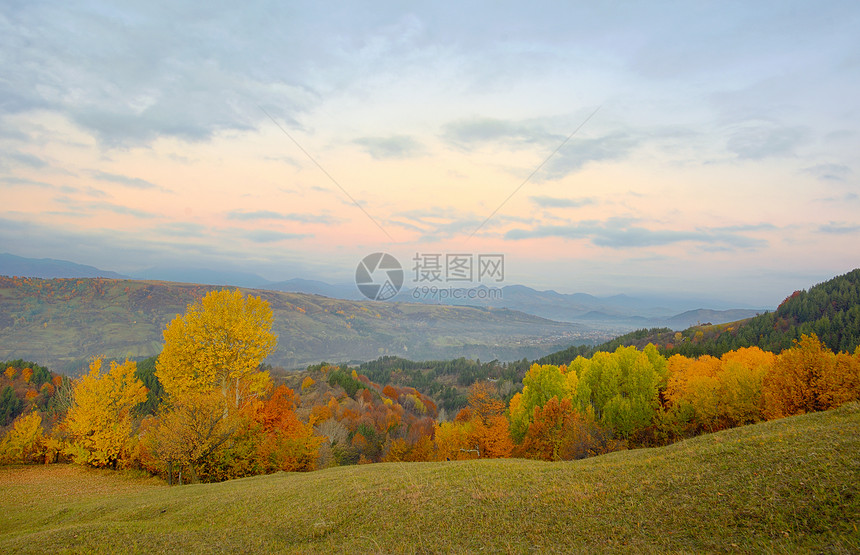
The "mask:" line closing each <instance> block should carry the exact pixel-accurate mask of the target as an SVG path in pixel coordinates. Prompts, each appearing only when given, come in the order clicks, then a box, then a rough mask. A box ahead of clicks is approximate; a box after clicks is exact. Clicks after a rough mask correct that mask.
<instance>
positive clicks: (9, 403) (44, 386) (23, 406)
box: [0, 359, 69, 432]
mask: <svg viewBox="0 0 860 555" xmlns="http://www.w3.org/2000/svg"><path fill="white" fill-rule="evenodd" d="M0 371H2V374H0V432H2V431H5V429H6V427H8V426H9V425H10V424H11V423H12V422H13V421H14V420H15V418H17V417H18V416H19V415H20V414H22V413H24V412H26V411H28V410H34V409H35V410H39V411H41V412H44V413H46V414H48V413H49V414H52V415H55V414H56V413H57V412H58V411H62V410H64V408H65V407H64V405H65V403H67V401H68V393H67V391H66V390H68V388H69V380H68V378H64V377H63V376H61V375H59V374H54V373H52V372H51V371H50V370H48V369H47V368H45V367H44V366H40V365H38V364H36V363H35V362H31V361H27V360H22V359H17V360H10V361H6V362H0ZM58 393H59V395H58Z"/></svg>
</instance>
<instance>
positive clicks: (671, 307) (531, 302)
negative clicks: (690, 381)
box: [395, 285, 764, 330]
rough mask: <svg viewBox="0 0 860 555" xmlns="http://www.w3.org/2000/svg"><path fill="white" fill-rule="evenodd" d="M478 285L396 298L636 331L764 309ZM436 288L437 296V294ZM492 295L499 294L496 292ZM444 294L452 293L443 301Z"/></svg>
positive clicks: (719, 320) (402, 294)
mask: <svg viewBox="0 0 860 555" xmlns="http://www.w3.org/2000/svg"><path fill="white" fill-rule="evenodd" d="M475 289H477V290H478V291H479V293H480V294H477V295H474V296H473V297H471V298H459V299H457V298H451V297H452V296H451V295H450V291H449V292H448V293H446V290H447V288H445V287H440V288H439V289H438V290H432V289H431V290H430V291H429V293H428V290H427V289H425V288H423V287H416V288H413V289H405V290H404V291H401V292H400V294H399V295H398V296H397V297H395V300H402V301H407V300H408V301H412V302H421V303H430V304H449V305H454V306H483V307H493V308H509V309H511V310H519V311H521V312H525V313H526V314H533V315H535V316H540V317H541V318H548V319H550V320H556V321H559V322H574V323H577V322H578V323H588V324H589V325H591V326H595V325H601V324H602V325H604V326H605V327H606V326H608V327H610V328H612V329H617V330H625V329H626V330H632V329H635V328H638V327H642V326H649V327H656V326H661V327H662V326H668V327H671V328H673V329H683V328H686V327H688V326H690V325H691V324H694V323H697V322H705V321H707V322H711V323H715V324H719V323H724V322H730V321H733V320H738V319H740V318H747V317H750V316H755V315H756V314H757V313H760V312H764V309H738V308H731V309H730V310H714V309H713V308H711V309H703V308H699V307H701V306H703V305H705V306H707V305H710V306H712V307H715V308H716V307H725V306H730V305H727V304H726V303H725V302H721V301H716V300H708V299H684V298H680V299H670V298H667V297H658V296H652V297H632V296H628V295H613V296H611V297H595V296H593V295H588V294H586V293H574V294H564V293H558V292H556V291H553V290H548V291H538V290H535V289H532V288H531V287H526V286H524V285H506V286H504V287H501V288H498V289H495V290H493V289H492V288H488V287H486V286H484V285H479V286H477V287H476V288H475ZM434 291H435V292H436V293H435V294H434V293H433V292H434ZM491 293H495V296H494V295H493V294H491ZM439 294H442V295H446V294H447V295H448V296H447V297H444V298H443V300H442V301H441V302H440V299H439Z"/></svg>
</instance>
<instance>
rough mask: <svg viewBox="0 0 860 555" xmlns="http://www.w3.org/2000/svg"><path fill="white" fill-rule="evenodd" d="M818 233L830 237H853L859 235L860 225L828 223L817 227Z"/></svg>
mask: <svg viewBox="0 0 860 555" xmlns="http://www.w3.org/2000/svg"><path fill="white" fill-rule="evenodd" d="M818 231H819V232H821V233H828V234H832V235H853V234H855V233H860V225H856V224H845V223H836V222H830V223H829V224H825V225H821V226H819V227H818Z"/></svg>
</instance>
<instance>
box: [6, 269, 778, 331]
mask: <svg viewBox="0 0 860 555" xmlns="http://www.w3.org/2000/svg"><path fill="white" fill-rule="evenodd" d="M4 257H5V258H4ZM46 260H49V259H46ZM41 262H43V261H39V260H35V259H27V258H23V257H18V256H12V255H0V275H7V276H28V277H39V278H43V279H51V278H74V277H111V278H118V279H123V278H129V277H130V278H131V279H137V280H159V281H169V282H176V283H190V284H202V285H213V286H234V287H248V288H253V289H267V290H271V291H283V292H292V293H307V294H312V295H322V296H324V297H330V298H332V299H343V300H351V301H363V300H365V298H364V297H363V296H362V295H361V293H360V292H359V291H358V289H357V288H356V286H355V284H354V283H346V284H343V283H341V284H331V283H326V282H324V281H321V280H315V279H305V278H293V279H289V280H284V281H277V282H273V281H270V280H267V279H265V278H263V277H261V276H259V275H257V274H254V273H252V272H242V271H237V270H211V269H205V268H190V267H153V268H148V269H146V270H141V271H139V272H133V275H132V276H123V275H121V274H117V273H116V272H110V271H105V270H100V269H98V268H93V267H92V266H83V265H79V264H75V263H72V262H67V261H62V260H50V262H52V263H55V264H54V265H53V266H51V265H47V264H41V265H40V264H39V263H41ZM51 268H54V269H55V270H56V271H54V272H53V273H52V272H51ZM465 285H468V284H465ZM437 287H438V288H439V289H447V288H446V287H444V286H438V285H437ZM475 287H476V288H477V289H481V290H484V291H485V292H486V291H489V290H490V289H491V288H489V287H487V286H485V285H476V286H475ZM498 290H499V292H500V293H501V296H500V298H496V299H491V298H489V296H487V297H486V298H468V299H455V298H445V299H443V300H441V301H440V300H439V298H438V295H437V296H434V295H428V294H426V288H425V287H414V288H409V287H405V288H404V289H403V290H401V291H400V293H399V294H398V295H397V296H396V297H394V299H392V300H394V301H398V302H405V303H421V304H431V305H448V306H474V307H485V308H497V309H501V308H508V309H511V310H517V311H520V312H524V313H526V314H531V315H534V316H538V317H540V318H546V319H549V320H555V321H558V322H572V323H583V324H586V325H588V326H589V327H595V328H600V329H602V330H604V331H607V332H611V333H623V332H626V331H630V330H633V329H636V328H641V327H670V328H672V329H676V330H679V329H684V328H686V327H689V326H691V325H694V324H698V323H706V322H708V323H712V324H722V323H725V322H732V321H735V320H740V319H744V318H750V317H752V316H755V315H756V314H758V313H761V312H764V309H761V308H758V309H756V308H738V307H735V306H732V305H731V304H729V303H726V302H724V301H720V300H716V299H705V298H694V299H684V298H670V297H665V296H649V297H634V296H630V295H625V294H619V295H612V296H608V297H597V296H594V295H589V294H587V293H572V294H568V293H558V292H557V291H553V290H544V291H539V290H536V289H533V288H531V287H528V286H525V285H505V286H502V287H499V288H498ZM720 309H722V310H720Z"/></svg>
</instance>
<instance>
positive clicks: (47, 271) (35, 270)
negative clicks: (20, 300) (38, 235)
mask: <svg viewBox="0 0 860 555" xmlns="http://www.w3.org/2000/svg"><path fill="white" fill-rule="evenodd" d="M0 276H9V277H13V276H19V277H34V278H43V279H51V278H96V277H105V278H117V279H121V278H126V277H128V276H124V275H122V274H118V273H116V272H110V271H107V270H100V269H99V268H96V267H94V266H86V265H84V264H75V263H74V262H69V261H67V260H55V259H53V258H24V257H22V256H15V255H14V254H8V253H3V254H0Z"/></svg>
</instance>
